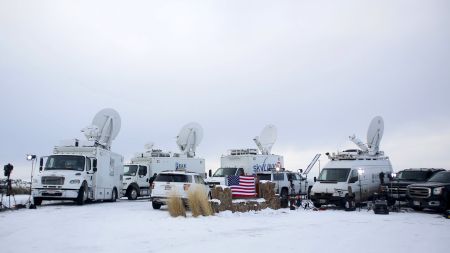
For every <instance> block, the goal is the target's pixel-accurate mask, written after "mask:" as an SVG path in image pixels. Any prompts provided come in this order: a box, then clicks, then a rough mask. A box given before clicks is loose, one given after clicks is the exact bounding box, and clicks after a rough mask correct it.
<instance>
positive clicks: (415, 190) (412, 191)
mask: <svg viewBox="0 0 450 253" xmlns="http://www.w3.org/2000/svg"><path fill="white" fill-rule="evenodd" d="M408 194H409V196H410V197H412V198H423V199H424V198H428V197H430V195H431V189H430V188H427V187H410V188H409V189H408Z"/></svg>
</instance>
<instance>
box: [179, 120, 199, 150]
mask: <svg viewBox="0 0 450 253" xmlns="http://www.w3.org/2000/svg"><path fill="white" fill-rule="evenodd" d="M202 139H203V128H202V127H201V126H200V125H199V124H198V123H195V122H191V123H188V124H186V125H184V126H183V127H182V128H181V130H180V133H179V134H178V136H177V145H178V147H179V148H180V150H181V152H183V153H184V154H186V155H187V156H188V157H194V156H195V149H196V148H197V146H198V145H199V144H200V142H201V141H202Z"/></svg>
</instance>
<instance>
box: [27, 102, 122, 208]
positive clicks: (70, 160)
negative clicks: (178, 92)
mask: <svg viewBox="0 0 450 253" xmlns="http://www.w3.org/2000/svg"><path fill="white" fill-rule="evenodd" d="M119 129H120V116H119V114H118V113H117V112H116V111H114V110H112V109H104V110H102V111H100V112H99V113H97V115H96V116H95V118H94V121H93V124H92V126H89V127H87V128H85V129H83V132H84V133H85V135H86V137H87V138H88V141H79V140H78V139H74V140H68V141H63V142H61V145H59V146H56V147H55V148H54V150H53V155H49V156H44V157H41V158H40V164H39V165H40V166H39V172H38V173H37V175H36V176H35V177H34V179H33V182H32V196H33V199H34V203H35V204H36V205H40V204H41V203H42V201H43V200H74V201H76V203H77V204H80V205H82V204H84V203H85V202H86V201H87V200H92V201H96V200H109V201H116V199H117V198H118V197H119V194H120V192H121V190H122V178H123V157H122V156H121V155H119V154H116V153H113V152H111V151H110V147H111V141H112V140H113V139H114V138H115V137H116V136H117V134H118V132H119Z"/></svg>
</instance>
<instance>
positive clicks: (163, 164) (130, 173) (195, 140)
mask: <svg viewBox="0 0 450 253" xmlns="http://www.w3.org/2000/svg"><path fill="white" fill-rule="evenodd" d="M202 136H203V130H202V128H201V126H200V125H198V124H197V123H189V124H187V125H185V126H184V127H183V128H182V129H181V131H180V133H179V134H178V136H177V144H178V146H179V148H180V153H171V152H163V151H162V150H160V149H153V144H152V143H150V144H147V145H145V147H146V149H147V150H146V151H145V152H144V153H138V154H136V155H135V156H134V157H133V158H131V162H130V163H127V164H125V165H124V178H123V190H122V193H123V195H125V196H127V197H128V199H130V200H135V199H137V198H138V197H146V196H150V193H151V190H150V187H151V185H150V184H149V181H150V178H151V177H152V176H153V175H154V174H159V173H161V172H162V171H178V170H185V171H189V172H194V173H198V174H199V175H201V176H202V177H205V159H203V158H197V157H195V150H196V147H197V146H198V144H199V143H200V142H201V139H202Z"/></svg>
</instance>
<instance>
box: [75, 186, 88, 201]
mask: <svg viewBox="0 0 450 253" xmlns="http://www.w3.org/2000/svg"><path fill="white" fill-rule="evenodd" d="M87 199H88V187H87V185H86V184H83V186H81V187H80V191H79V192H78V197H77V199H76V200H75V202H76V203H77V205H80V206H81V205H84V203H86V201H87Z"/></svg>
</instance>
